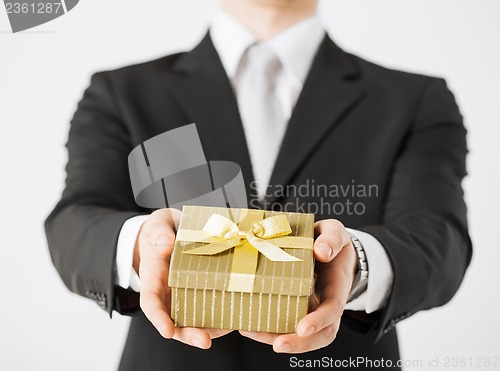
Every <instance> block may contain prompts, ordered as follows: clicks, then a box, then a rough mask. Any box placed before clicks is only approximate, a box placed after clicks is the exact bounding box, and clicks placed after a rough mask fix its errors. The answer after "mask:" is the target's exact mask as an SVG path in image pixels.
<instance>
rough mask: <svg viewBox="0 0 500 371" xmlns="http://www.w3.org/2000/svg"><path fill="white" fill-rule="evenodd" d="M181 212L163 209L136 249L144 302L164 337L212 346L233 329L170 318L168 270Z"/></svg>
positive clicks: (152, 218)
mask: <svg viewBox="0 0 500 371" xmlns="http://www.w3.org/2000/svg"><path fill="white" fill-rule="evenodd" d="M180 215H181V212H180V210H176V209H160V210H157V211H155V212H153V213H152V214H151V216H150V217H149V218H148V219H147V220H146V222H145V223H144V224H143V225H142V228H141V230H140V232H139V236H138V238H137V242H136V246H135V250H134V268H135V270H136V271H138V273H139V276H140V278H141V293H140V304H141V308H142V311H143V312H144V314H145V315H146V317H147V318H148V319H149V320H150V321H151V323H152V324H153V326H155V328H156V329H157V330H158V332H159V333H160V334H161V335H162V336H163V337H164V338H167V339H171V338H172V339H175V340H178V341H181V342H183V343H185V344H189V345H193V346H195V347H198V348H202V349H208V348H210V346H211V344H212V340H211V339H213V338H217V337H220V336H223V335H225V334H227V333H229V332H230V331H228V330H212V329H199V328H191V327H175V326H174V323H173V322H172V319H171V318H170V300H171V289H170V287H169V286H168V272H169V266H170V254H171V253H172V248H173V246H174V242H175V231H176V225H178V224H179V220H180Z"/></svg>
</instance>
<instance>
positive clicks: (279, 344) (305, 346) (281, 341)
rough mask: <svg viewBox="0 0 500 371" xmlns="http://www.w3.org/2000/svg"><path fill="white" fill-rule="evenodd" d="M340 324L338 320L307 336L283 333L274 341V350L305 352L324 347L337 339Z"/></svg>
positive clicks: (278, 351) (280, 351) (279, 351)
mask: <svg viewBox="0 0 500 371" xmlns="http://www.w3.org/2000/svg"><path fill="white" fill-rule="evenodd" d="M339 324H340V322H338V321H337V322H335V323H333V324H331V325H330V326H328V327H325V328H324V329H323V330H321V331H320V332H318V333H316V334H314V335H311V336H309V337H307V338H303V337H299V336H298V335H297V334H287V335H281V336H279V337H278V338H277V339H276V341H275V342H274V343H273V350H274V351H275V352H277V353H305V352H309V351H312V350H316V349H320V348H323V347H325V346H327V345H330V344H331V343H332V341H333V340H335V337H336V336H337V332H338V329H339Z"/></svg>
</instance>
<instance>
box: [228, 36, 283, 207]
mask: <svg viewBox="0 0 500 371" xmlns="http://www.w3.org/2000/svg"><path fill="white" fill-rule="evenodd" d="M244 58H245V59H244V60H243V61H242V62H243V63H245V64H244V65H243V67H244V68H242V70H241V75H240V78H239V84H238V92H237V96H238V107H239V110H240V116H241V119H242V121H243V124H244V125H243V127H244V129H245V138H246V141H247V145H248V149H249V152H250V159H251V161H252V168H253V173H254V177H255V181H256V186H257V187H256V189H252V193H254V194H255V193H256V192H255V191H257V193H258V196H259V199H261V200H262V199H263V198H264V195H265V191H266V188H267V186H268V184H269V181H270V178H271V173H272V171H273V168H274V164H275V162H276V158H277V156H278V151H279V148H280V145H281V141H282V139H283V135H284V133H285V127H286V121H285V118H284V115H283V111H282V108H281V105H280V102H279V101H278V97H277V96H276V78H277V76H278V73H279V71H280V70H281V69H282V68H283V67H282V65H281V62H280V60H279V59H278V57H277V56H276V54H275V53H274V52H273V51H272V50H271V49H270V48H269V47H268V46H267V45H265V44H254V45H252V46H250V48H249V49H248V50H247V51H246V54H245V56H244Z"/></svg>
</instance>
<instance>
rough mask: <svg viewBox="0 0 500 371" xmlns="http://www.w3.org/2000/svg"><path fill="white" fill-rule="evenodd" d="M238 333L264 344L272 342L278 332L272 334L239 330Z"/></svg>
mask: <svg viewBox="0 0 500 371" xmlns="http://www.w3.org/2000/svg"><path fill="white" fill-rule="evenodd" d="M240 334H241V335H243V336H245V337H247V338H250V339H252V340H255V341H258V342H259V343H264V344H269V345H271V344H273V343H274V341H275V340H276V338H277V337H278V336H280V334H273V333H270V332H254V331H240Z"/></svg>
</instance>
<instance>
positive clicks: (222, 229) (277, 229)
mask: <svg viewBox="0 0 500 371" xmlns="http://www.w3.org/2000/svg"><path fill="white" fill-rule="evenodd" d="M202 232H204V233H206V237H215V238H216V239H217V240H216V241H213V239H210V238H206V237H205V239H204V241H198V242H205V241H206V242H209V244H208V245H205V246H201V247H198V248H196V249H192V250H188V251H184V253H186V254H192V255H215V254H219V253H221V252H223V251H226V250H229V249H231V248H233V247H237V246H241V245H243V244H245V243H246V242H248V243H250V245H252V246H253V247H254V248H256V249H257V250H258V251H259V252H260V253H261V254H262V255H264V256H265V257H266V258H268V259H269V260H272V261H280V262H296V261H301V259H299V258H296V257H295V256H293V255H290V254H289V253H287V252H285V251H284V250H282V249H281V248H280V247H278V246H276V245H275V244H273V243H270V242H268V241H266V240H268V239H271V240H272V239H275V238H277V237H282V236H286V235H288V234H290V233H292V229H291V228H290V224H289V223H288V219H287V218H286V216H285V215H276V216H273V217H271V218H267V219H263V220H261V221H258V222H255V223H253V224H252V227H251V228H250V229H248V230H246V231H243V230H241V229H239V228H238V225H237V224H236V223H235V222H233V221H232V220H230V219H228V218H226V217H224V216H222V215H219V214H212V216H211V217H210V218H209V219H208V221H207V223H206V224H205V226H204V227H203V229H202ZM211 241H213V242H211Z"/></svg>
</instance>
